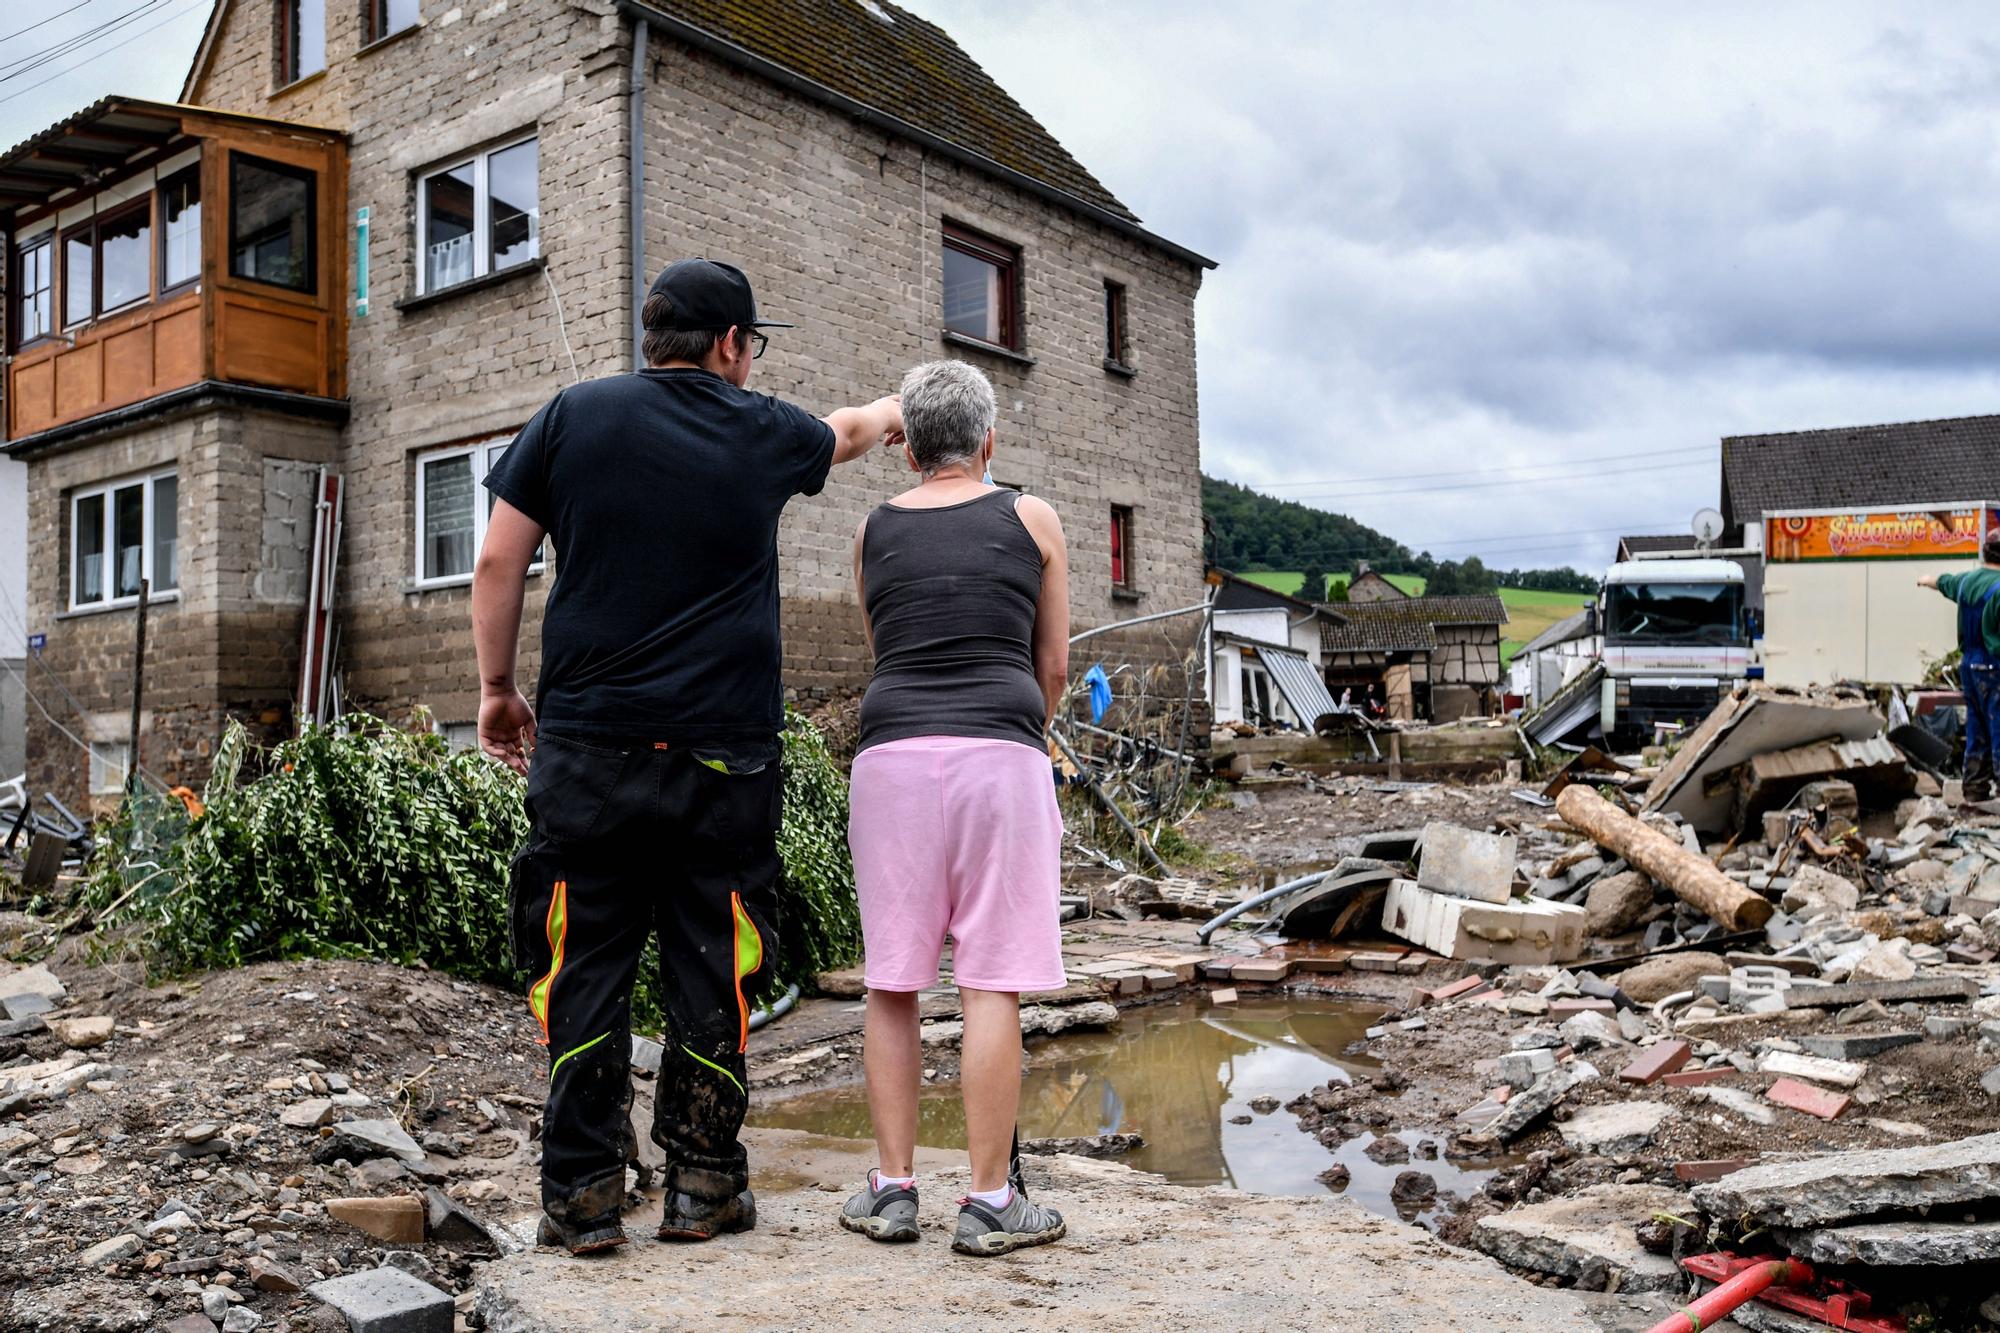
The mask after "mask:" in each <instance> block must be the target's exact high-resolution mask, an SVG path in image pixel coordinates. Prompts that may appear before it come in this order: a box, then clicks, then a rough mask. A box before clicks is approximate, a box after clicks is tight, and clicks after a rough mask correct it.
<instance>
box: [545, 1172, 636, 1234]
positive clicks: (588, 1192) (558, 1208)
mask: <svg viewBox="0 0 2000 1333" xmlns="http://www.w3.org/2000/svg"><path fill="white" fill-rule="evenodd" d="M624 1201H625V1173H624V1172H623V1171H622V1170H621V1171H620V1172H618V1174H617V1175H614V1176H606V1177H604V1178H603V1179H602V1180H595V1181H592V1182H591V1183H590V1184H588V1185H585V1186H584V1187H583V1188H582V1189H580V1190H578V1191H577V1192H576V1193H574V1194H572V1195H570V1196H569V1197H568V1198H566V1199H561V1200H556V1201H553V1202H549V1203H546V1204H545V1205H544V1211H543V1213H542V1221H541V1225H540V1226H539V1227H537V1228H536V1231H535V1243H536V1244H538V1245H560V1246H562V1247H563V1248H564V1249H566V1250H568V1251H569V1252H570V1253H571V1254H597V1253H599V1252H600V1251H603V1250H611V1249H616V1248H617V1247H618V1246H620V1245H623V1244H624V1243H625V1226H624V1223H622V1222H621V1221H620V1220H619V1217H618V1206H619V1205H620V1204H621V1203H623V1202H624Z"/></svg>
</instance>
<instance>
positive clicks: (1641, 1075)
mask: <svg viewBox="0 0 2000 1333" xmlns="http://www.w3.org/2000/svg"><path fill="white" fill-rule="evenodd" d="M1693 1058H1694V1048H1693V1047H1692V1046H1689V1045H1688V1044H1687V1043H1686V1042H1684V1041H1662V1042H1657V1043H1655V1044H1654V1045H1652V1046H1648V1047H1647V1048H1646V1049H1645V1050H1643V1051H1641V1052H1639V1058H1638V1059H1636V1060H1634V1061H1632V1063H1630V1064H1628V1065H1626V1066H1625V1067H1624V1068H1623V1069H1621V1070H1619V1071H1618V1077H1619V1078H1620V1079H1622V1080H1624V1081H1625V1082H1627V1083H1657V1082H1659V1081H1660V1080H1661V1079H1663V1078H1665V1077H1666V1076H1667V1075H1668V1074H1671V1073H1673V1072H1674V1071H1676V1070H1678V1069H1679V1068H1680V1067H1681V1066H1682V1065H1684V1064H1686V1063H1687V1062H1688V1061H1689V1060H1692V1059H1693Z"/></svg>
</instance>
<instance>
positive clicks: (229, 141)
mask: <svg viewBox="0 0 2000 1333" xmlns="http://www.w3.org/2000/svg"><path fill="white" fill-rule="evenodd" d="M346 153H347V148H346V141H345V138H344V136H342V135H341V134H340V133H339V132H337V131H334V130H326V129H319V128H315V127H312V126H305V125H294V124H290V123H288V122H285V121H277V120H267V119H264V118H262V117H258V116H244V115H238V114H235V113H233V112H223V111H211V110H207V109H204V108H201V107H190V106H176V105H170V104H167V103H161V102H143V101H137V100H134V99H131V98H122V97H112V98H106V99H104V100H102V101H100V102H97V103H96V104H94V105H93V106H91V107H89V108H88V109H87V110H84V111H81V112H79V113H78V114H76V115H74V116H72V117H70V118H69V119H68V120H65V121H63V122H62V123H60V124H58V125H55V126H52V127H50V128H49V129H47V130H44V131H43V132H42V133H40V134H38V135H36V136H35V137H34V138H32V139H30V140H28V141H27V142H26V143H23V144H21V145H20V146H18V147H16V148H13V149H11V150H9V151H8V152H7V153H6V154H5V155H4V156H0V236H3V237H4V240H5V246H6V260H7V281H6V290H7V300H6V350H7V352H8V357H7V384H6V408H7V412H6V427H7V432H6V433H7V438H8V439H10V440H20V439H22V438H24V437H26V436H30V435H35V434H38V433H40V432H42V431H46V430H50V429H53V428H55V427H59V426H67V425H70V424H72V423H74V422H79V421H83V420H86V419H88V418H90V417H94V416H97V415H100V414H102V413H106V412H111V411H115V410H117V409H120V408H126V407H131V406H133V405H135V404H139V403H143V402H145V401H147V400H148V399H152V398H157V397H159V396H161V395H162V394H167V393H171V392H173V391H174V390H176V389H184V388H187V387H190V386H192V385H196V384H200V383H203V382H205V381H221V382H224V383H232V384H243V385H254V386H257V387H259V388H265V389H276V390H281V391H286V392H291V393H298V394H306V395H311V396H314V397H320V398H329V399H338V398H342V397H344V396H345V395H346V392H347V386H346V359H347V353H346V332H347V319H346V314H347V310H346V301H345V299H344V295H345V286H346V276H347V244H346V239H347V238H346V233H345V230H344V228H343V226H342V221H343V218H344V217H345V214H346V193H347V159H346Z"/></svg>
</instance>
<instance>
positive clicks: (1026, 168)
mask: <svg viewBox="0 0 2000 1333" xmlns="http://www.w3.org/2000/svg"><path fill="white" fill-rule="evenodd" d="M204 203H206V205H207V206H206V207H204V206H203V205H204ZM0 231H4V242H5V246H6V255H7V258H8V290H9V292H10V297H9V300H8V302H7V324H8V330H7V339H8V341H7V346H8V350H9V351H11V352H12V353H13V359H12V361H11V363H10V365H9V368H8V372H7V378H6V408H7V411H6V426H7V438H8V443H7V445H6V449H7V452H8V453H10V454H11V455H12V456H14V457H16V458H19V459H22V460H24V461H26V463H27V464H28V468H29V494H30V505H29V508H30V513H29V531H30V551H31V555H30V566H31V567H30V573H29V593H28V602H29V605H28V608H27V614H28V619H29V622H30V625H29V627H30V629H31V630H33V631H34V632H36V633H40V634H43V635H45V636H46V642H45V644H44V646H43V647H42V649H41V653H40V656H39V658H38V659H36V669H31V671H30V674H29V682H30V685H31V686H32V687H34V688H36V690H37V694H38V696H39V695H41V694H42V692H43V690H44V689H46V690H47V691H48V695H49V697H48V698H47V699H46V700H45V702H47V703H49V706H50V708H51V711H52V712H54V713H55V715H56V716H57V717H58V718H59V719H61V720H62V721H63V724H64V728H65V729H66V730H69V731H71V732H72V733H74V735H73V736H72V737H71V738H64V737H63V736H62V735H61V734H60V733H58V732H57V731H56V730H55V729H54V728H52V727H50V726H47V725H46V724H43V725H39V726H37V727H36V728H34V729H33V730H32V731H31V735H30V740H29V748H30V762H29V771H30V781H31V784H32V785H33V786H35V787H37V788H40V787H49V788H53V789H54V790H56V791H57V792H59V793H61V794H63V795H64V796H65V797H66V798H68V797H71V796H81V795H83V794H84V792H85V789H86V788H89V789H92V790H95V791H97V792H99V793H103V792H106V791H108V790H110V789H114V788H115V787H116V785H117V782H118V775H119V774H120V772H122V769H123V767H124V765H125V763H126V751H125V744H124V736H125V734H126V728H127V726H128V725H129V722H128V720H127V713H128V710H129V707H130V688H131V685H130V666H131V658H132V647H133V641H134V634H135V631H136V628H137V627H136V625H135V623H134V622H135V620H136V618H137V614H136V603H137V600H138V589H139V588H140V587H141V586H142V584H141V580H142V579H143V580H146V584H145V586H149V587H150V588H151V590H152V596H151V600H150V601H149V603H148V614H149V618H150V624H149V629H148V653H147V668H146V678H147V685H146V691H145V705H146V707H145V715H144V718H143V720H142V728H141V742H140V749H141V753H140V756H139V760H140V763H141V765H142V766H143V767H144V768H145V769H147V770H148V771H150V772H152V773H155V774H157V775H159V776H161V777H163V778H166V779H169V780H173V781H188V782H194V781H198V780H199V779H200V778H201V776H202V775H203V774H204V773H205V771H206V766H207V756H208V753H209V751H210V749H211V747H212V745H213V742H214V739H215V737H216V735H217V734H218V732H219V730H220V728H221V726H222V725H223V722H224V720H225V719H226V718H228V717H240V718H244V719H247V720H249V721H251V722H253V723H255V724H257V725H260V726H262V727H263V728H265V729H266V730H267V731H268V732H270V733H272V734H282V733H283V732H285V731H287V730H289V729H290V728H291V727H292V725H293V709H294V703H295V697H296V694H297V691H298V688H299V686H298V675H299V666H300V659H301V647H300V644H301V639H302V636H303V631H304V625H305V620H306V599H307V588H308V584H309V582H310V580H309V579H308V577H307V568H308V564H309V562H310V559H311V555H312V550H313V540H312V537H313V530H314V527H315V513H316V510H315V504H316V499H317V497H318V495H319V494H320V491H319V490H318V489H317V488H319V487H320V486H321V484H322V481H321V471H322V469H325V470H326V471H327V472H328V473H331V474H337V476H338V478H339V479H340V482H341V485H342V487H343V490H344V498H343V506H344V508H343V519H342V527H341V531H340V545H339V559H338V564H337V569H336V573H335V578H334V587H335V595H334V604H333V617H332V622H333V623H332V627H331V629H332V634H333V636H334V642H335V643H336V645H337V646H336V647H335V649H334V651H333V670H334V672H335V674H336V675H337V677H338V679H339V683H340V687H341V691H342V697H343V698H344V699H345V701H346V702H347V703H348V704H350V705H351V706H356V707H368V708H373V709H377V710H381V711H384V712H386V713H388V714H391V715H398V716H400V715H403V714H405V713H407V712H408V711H409V710H410V709H412V708H413V707H416V706H419V705H422V706H427V707H428V708H429V709H430V710H431V712H432V714H433V716H434V718H435V719H436V721H437V722H438V724H439V725H441V726H442V727H444V728H446V729H447V730H448V731H450V732H452V733H453V734H454V736H455V738H457V739H465V738H466V737H467V736H468V735H469V732H470V725H471V722H472V719H473V716H474V712H475V706H476V699H477V682H476V679H475V673H474V671H473V666H472V649H471V636H470V632H469V619H468V618H469V584H470V573H471V568H472V559H473V556H474V554H475V553H476V550H477V545H478V542H479V539H480V535H481V532H482V531H483V527H484V521H485V503H484V498H483V497H484V492H483V491H482V490H481V489H480V487H479V485H478V483H479V480H480V478H481V476H482V475H483V473H484V471H485V469H486V467H487V466H488V464H489V462H490V460H491V459H492V458H493V457H495V456H497V453H498V452H499V451H500V450H501V449H504V447H505V446H506V444H507V442H508V441H509V439H510V438H511V436H512V434H513V432H514V431H515V430H517V429H518V428H519V427H520V426H521V424H522V423H523V422H525V421H526V420H527V418H528V417H529V416H530V415H531V414H532V413H533V412H534V411H535V409H536V408H538V407H539V406H540V405H541V404H542V403H543V402H544V401H546V399H547V398H548V397H549V396H550V395H551V394H552V393H554V392H555V391H556V390H557V389H558V388H560V387H562V386H563V385H564V384H567V383H569V382H571V381H572V380H573V379H576V378H582V377H589V376H595V375H603V374H610V373H616V372H621V371H625V370H628V369H630V368H631V367H632V366H633V365H634V364H635V362H636V359H637V346H636V344H637V338H636V322H637V321H636V312H637V307H638V304H639V299H640V297H641V296H642V295H643V292H644V288H645V285H646V283H647V282H648V281H649V280H650V278H651V276H652V274H653V273H654V272H656V271H657V270H658V269H659V267H660V266H661V265H662V264H664V263H665V262H667V261H668V260H670V259H673V258H677V257H680V256H684V255H690V254H707V255H713V256H716V257H718V258H727V259H730V260H732V261H733V262H736V263H739V264H741V265H742V266H743V267H744V268H745V269H746V270H747V271H748V272H749V274H750V276H751V279H752V281H753V282H754V283H755V284H756V287H757V294H758V299H759V304H760V305H761V306H762V307H764V309H765V310H766V311H767V312H768V313H769V314H770V315H771V316H772V317H773V318H780V319H789V320H792V321H794V322H796V323H797V324H798V325H799V326H800V327H798V328H797V329H795V330H786V331H777V333H776V335H775V336H774V337H773V339H772V342H771V347H770V351H769V352H768V354H767V355H766V356H765V357H764V358H763V360H762V361H761V362H760V363H759V366H758V370H757V375H756V378H754V379H753V380H752V387H754V388H758V389H761V390H763V391H766V392H771V393H777V394H780V395H783V396H785V397H787V398H789V399H791V400H793V401H795V402H798V403H800V404H801V405H802V406H805V407H807V408H808V409H809V410H812V411H814V412H824V411H827V410H829V409H831V408H833V407H836V406H839V405H842V404H845V403H848V402H854V401H862V400H865V399H868V398H871V397H873V396H875V395H877V394H879V393H883V392H886V391H888V390H890V389H892V388H893V387H894V385H895V383H896V381H897V379H898V378H899V377H900V375H901V372H902V371H903V370H904V369H905V368H907V367H908V366H909V365H911V364H913V363H915V362H917V361H920V360H924V359H929V358H933V357H937V356H943V355H950V356H958V357H962V358H964V359H966V360H968V361H971V362H973V363H975V364H977V365H979V366H980V367H981V368H982V369H983V370H985V371H986V372H987V374H988V375H989V376H991V378H992V379H993V381H994V384H995V387H996V388H997V389H998V391H999V397H1000V403H1001V420H1000V426H999V432H1000V433H999V444H998V448H997V452H996V458H995V464H994V471H995V475H996V477H997V478H998V479H999V480H1001V481H1002V482H1004V483H1007V484H1010V485H1016V486H1019V487H1021V488H1023V489H1026V490H1029V491H1032V492H1034V493H1037V494H1040V495H1042V496H1044V497H1046V498H1047V499H1049V500H1050V501H1051V502H1052V503H1053V504H1054V505H1055V506H1056V508H1057V510H1058V511H1059V512H1060V513H1061V514H1062V515H1063V518H1064V520H1065V523H1066V526H1067V528H1068V532H1069V537H1070V543H1071V547H1072V559H1073V568H1074V573H1073V579H1072V582H1073V592H1072V596H1073V607H1072V611H1073V615H1074V618H1075V620H1076V622H1077V624H1078V626H1079V627H1084V626H1090V625H1097V624H1103V623H1107V622H1110V621H1113V620H1119V619H1124V618H1128V617H1132V616H1135V615H1140V614H1145V613H1148V612H1151V611H1155V610H1162V609H1171V608H1174V607H1177V606H1180V605H1183V604H1187V603H1193V602H1198V601H1200V600H1201V597H1202V594H1203V585H1202V572H1203V571H1202V564H1201V553H1200V536H1201V509H1200V493H1199V485H1200V483H1199V474H1198V467H1199V458H1198V454H1199V446H1198V439H1197V411H1196V402H1197V400H1196V388H1195V340H1194V296H1195V292H1196V290H1197V288H1198V286H1199V284H1200V279H1201V275H1202V271H1203V269H1204V268H1205V267H1209V266H1211V265H1209V261H1207V260H1205V259H1203V258H1202V257H1201V256H1199V255H1196V254H1194V253H1192V252H1191V251H1188V250H1186V249H1184V248H1182V247H1180V246H1177V245H1175V244H1173V243H1172V242H1169V241H1167V240H1164V239H1162V238H1161V237H1158V236H1156V235H1154V234H1152V233H1151V232H1149V231H1147V230H1146V229H1145V228H1144V227H1143V226H1141V224H1140V223H1139V221H1138V220H1137V219H1136V218H1135V217H1134V216H1133V214H1132V213H1131V212H1130V210H1128V209H1127V208H1125V206H1124V205H1123V204H1121V203H1120V202H1119V201H1118V200H1117V199H1116V198H1115V197H1113V196H1112V195H1111V194H1110V192H1109V191H1107V190H1106V189H1105V188H1104V187H1103V186H1102V185H1101V184H1099V183H1098V182H1097V181H1096V180H1095V179H1094V178H1093V177H1092V176H1091V175H1090V174H1089V172H1087V171H1086V170H1085V169H1084V168H1083V167H1082V166H1081V165H1080V164H1079V163H1077V162H1076V160H1075V159H1074V158H1072V157H1071V156H1070V155H1069V154H1068V153H1067V152H1066V151H1065V150H1064V149H1063V147H1062V146H1061V145H1060V144H1059V143H1057V142H1056V141H1055V140H1054V138H1053V137H1052V136H1050V135H1049V134H1048V132H1047V131H1046V130H1044V129H1043V128H1042V127H1041V126H1040V125H1039V124H1037V123H1036V122H1035V121H1034V120H1033V118H1032V117H1030V116H1029V115H1028V113H1027V112H1026V111H1025V110H1023V109H1022V108H1021V107H1020V106H1019V105H1018V104H1016V103H1015V102H1014V101H1013V100H1012V99H1011V98H1009V97H1008V95H1007V94H1006V93H1005V92H1004V91H1003V90H1002V89H1000V88H999V87H998V86H997V85H996V84H995V83H994V82H993V81H992V80H991V79H990V78H989V77H988V76H987V75H986V74H985V73H984V72H983V71H982V70H981V69H980V68H979V67H978V66H977V65H975V64H974V63H973V62H972V61H971V60H970V59H969V58H968V57H967V56H966V55H965V54H964V52H962V51H961V50H960V49H959V48H958V47H957V46H956V45H955V44H954V43H953V42H952V40H951V38H950V37H949V36H948V35H947V34H945V33H944V32H943V31H941V30H940V29H938V28H937V27H935V26H934V25H932V24H929V23H926V22H925V21H923V20H922V19H919V18H917V17H915V16H914V15H911V14H909V13H907V12H905V11H903V10H901V9H898V8H897V7H895V6H894V5H892V4H888V3H886V2H885V3H876V2H875V0H790V2H789V3H785V2H781V0H753V2H749V3H745V2H741V0H738V2H734V3H722V2H721V0H653V2H652V3H644V4H642V3H637V2H636V0H514V3H502V4H493V5H471V4H457V3H447V0H220V2H219V3H218V4H217V6H216V9H215V12H214V15H213V17H212V18H211V19H210V22H209V26H208V29H207V31H206V33H205V35H204V37H203V39H202V43H201V46H200V49H199V51H198V53H197V55H196V58H195V61H194V64H193V68H192V70H191V71H190V73H189V76H188V79H187V83H186V87H185V88H184V90H183V93H182V96H181V104H180V105H167V104H155V103H146V102H139V101H135V100H131V99H119V98H111V99H106V100H104V101H101V102H99V103H97V104H95V105H94V106H92V107H91V108H89V109H87V110H85V111H83V112H81V113H79V114H78V115H76V116H73V117H71V118H70V119H68V120H66V121H64V122H62V123H60V124H58V125H56V126H53V127H50V128H49V129H48V130H45V131H44V132H42V133H41V134H39V135H37V136H35V137H34V138H32V139H30V140H28V141H27V142H25V143H23V144H21V145H20V146H18V147H16V148H14V149H12V150H9V151H8V152H7V153H5V154H4V155H0ZM907 480H908V474H907V473H904V472H900V471H899V470H898V468H897V467H896V466H894V465H893V464H892V462H891V461H890V460H889V459H888V458H886V457H879V456H878V457H874V458H870V459H868V460H866V461H865V462H862V463H858V464H855V465H852V466H850V467H848V468H844V469H841V470H840V471H839V472H837V473H836V474H835V475H834V477H833V479H832V481H831V482H830V483H829V485H828V487H827V489H826V492H825V493H824V494H823V495H821V496H820V497H817V498H816V499H813V500H809V501H800V502H797V503H795V504H794V505H793V507H792V509H791V512H790V513H789V514H788V516H787V520H786V523H785V526H784V529H783V532H782V535H781V539H780V540H781V547H780V549H781V554H782V557H783V567H784V585H783V589H782V597H783V603H782V609H783V619H784V626H785V632H786V656H787V662H786V671H787V680H788V682H789V683H790V685H791V686H793V687H794V688H795V689H796V690H798V691H800V692H801V693H803V694H805V695H808V696H823V695H827V694H831V693H835V692H839V691H842V690H845V689H849V688H852V687H854V686H856V685H858V684H859V683H860V682H861V681H862V680H863V679H864V677H865V672H866V667H867V662H866V658H865V648H864V645H863V642H862V637H861V634H860V629H859V621H858V617H857V613H856V611H855V607H854V595H853V590H852V586H851V574H850V569H849V554H848V552H849V545H850V542H851V539H852V534H853V531H854V528H855V525H856V523H857V522H858V521H859V519H860V518H861V516H862V515H863V514H864V513H865V512H866V511H867V509H868V508H869V507H871V506H872V505H873V504H874V503H875V502H877V501H878V500H879V499H881V498H883V497H884V496H886V495H888V494H890V493H892V488H898V487H900V486H902V485H904V484H906V483H907ZM559 559H560V555H559V553H557V552H550V554H549V561H548V564H547V567H546V568H545V569H544V570H543V572H542V575H541V577H540V578H538V579H532V580H531V584H532V585H533V586H532V587H531V591H530V595H529V607H528V611H527V615H526V618H525V619H526V625H525V631H524V648H525V649H526V653H525V657H524V662H523V667H524V671H526V672H527V673H530V675H531V674H532V672H533V671H534V670H535V669H536V668H537V666H538V661H537V658H536V654H535V652H534V645H535V643H536V641H537V639H538V637H539V624H540V618H539V606H540V603H541V600H542V592H541V591H540V589H541V588H542V587H544V586H545V584H544V582H543V580H546V579H548V578H551V577H552V576H553V574H554V570H555V568H556V565H557V563H558V562H559ZM36 720H37V722H40V719H39V717H37V719H36ZM79 741H80V742H84V743H86V744H87V745H88V746H89V749H90V753H89V754H88V755H86V754H85V752H84V750H83V749H82V748H80V747H79V745H78V744H77V742H79Z"/></svg>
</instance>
